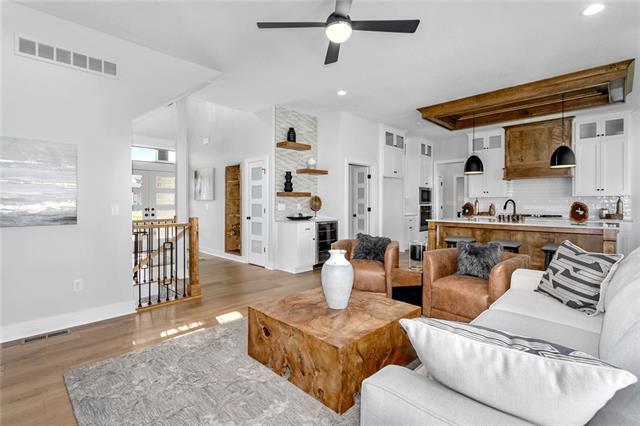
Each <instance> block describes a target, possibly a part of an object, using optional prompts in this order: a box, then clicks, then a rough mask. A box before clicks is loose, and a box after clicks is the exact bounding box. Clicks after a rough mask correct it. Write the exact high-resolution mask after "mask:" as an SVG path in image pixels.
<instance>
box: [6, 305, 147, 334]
mask: <svg viewBox="0 0 640 426" xmlns="http://www.w3.org/2000/svg"><path fill="white" fill-rule="evenodd" d="M135 311H136V309H135V306H134V302H133V300H127V301H125V302H119V303H113V304H111V305H105V306H98V307H96V308H91V309H85V310H83V311H76V312H71V313H67V314H62V315H54V316H50V317H45V318H39V319H35V320H32V321H25V322H19V323H17V324H9V325H4V326H2V327H1V328H0V342H2V343H4V342H10V341H12V340H18V339H23V338H25V337H29V336H35V335H38V334H44V333H50V332H52V331H57V330H64V329H67V328H71V327H77V326H79V325H84V324H89V323H92V322H96V321H102V320H106V319H110V318H115V317H119V316H122V315H127V314H132V313H134V312H135Z"/></svg>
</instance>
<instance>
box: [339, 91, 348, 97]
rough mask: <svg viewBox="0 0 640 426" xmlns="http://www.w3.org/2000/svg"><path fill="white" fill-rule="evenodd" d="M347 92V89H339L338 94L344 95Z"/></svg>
mask: <svg viewBox="0 0 640 426" xmlns="http://www.w3.org/2000/svg"><path fill="white" fill-rule="evenodd" d="M346 94H347V91H346V90H338V96H344V95H346Z"/></svg>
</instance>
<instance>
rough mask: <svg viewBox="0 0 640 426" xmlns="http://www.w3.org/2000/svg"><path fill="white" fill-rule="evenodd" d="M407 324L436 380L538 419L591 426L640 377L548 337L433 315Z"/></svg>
mask: <svg viewBox="0 0 640 426" xmlns="http://www.w3.org/2000/svg"><path fill="white" fill-rule="evenodd" d="M400 324H401V325H402V327H403V328H404V329H405V330H406V331H407V335H408V336H409V339H410V340H411V343H412V344H413V347H414V348H415V349H416V352H417V353H418V357H419V358H420V360H421V361H422V362H423V363H424V364H425V366H426V368H427V370H428V371H429V374H430V375H431V376H432V377H433V378H434V379H435V380H437V381H438V382H440V383H442V384H444V385H445V386H447V387H450V388H451V389H453V390H455V391H457V392H460V393H462V394H464V395H467V396H468V397H470V398H472V399H475V400H476V401H480V402H482V403H484V404H487V405H489V406H491V407H494V408H496V409H498V410H502V411H505V412H507V413H510V414H512V415H515V416H518V417H521V418H523V419H525V420H528V421H531V422H534V423H538V424H585V423H586V422H587V421H589V419H591V417H593V415H594V414H595V413H596V412H597V411H598V410H599V409H600V408H601V407H602V406H603V405H604V404H606V402H607V401H608V400H609V399H611V397H613V395H614V394H615V393H616V392H617V391H618V390H620V389H623V388H625V387H627V386H629V385H630V384H632V383H634V382H636V380H637V379H636V377H635V376H634V375H633V374H631V373H629V372H628V371H625V370H622V369H619V368H616V367H614V366H612V365H610V364H608V363H606V362H604V361H601V360H599V359H597V358H595V357H593V356H590V355H588V354H585V353H583V352H580V351H576V350H574V349H570V348H567V347H564V346H562V345H559V344H555V343H551V342H546V341H544V340H542V339H537V338H529V337H524V336H517V335H510V334H508V333H505V332H503V331H499V330H493V329H489V328H485V327H480V326H476V325H470V324H462V323H456V322H451V321H442V320H435V319H431V318H416V319H401V320H400ZM560 378H561V379H560Z"/></svg>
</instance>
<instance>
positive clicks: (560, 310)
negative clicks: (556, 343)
mask: <svg viewBox="0 0 640 426" xmlns="http://www.w3.org/2000/svg"><path fill="white" fill-rule="evenodd" d="M490 309H500V310H503V311H509V312H515V313H516V314H521V315H526V316H528V317H534V318H540V319H543V320H545V321H549V322H555V323H558V324H564V325H568V326H570V327H574V328H579V329H581V330H587V331H590V332H592V333H598V334H600V330H601V329H602V319H603V317H604V315H602V314H600V315H587V314H586V313H584V312H581V311H576V310H575V309H571V308H569V307H568V306H566V305H563V304H562V303H558V301H557V300H554V299H552V298H550V297H547V296H545V295H543V294H540V293H536V292H534V291H529V290H518V289H513V288H512V289H509V290H508V291H507V292H506V293H505V294H503V295H502V297H500V298H499V299H498V300H496V301H495V302H494V303H493V304H492V305H491V307H490Z"/></svg>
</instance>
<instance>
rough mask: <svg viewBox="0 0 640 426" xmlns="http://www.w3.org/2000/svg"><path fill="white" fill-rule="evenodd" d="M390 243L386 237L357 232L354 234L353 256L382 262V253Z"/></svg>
mask: <svg viewBox="0 0 640 426" xmlns="http://www.w3.org/2000/svg"><path fill="white" fill-rule="evenodd" d="M390 243H391V240H390V239H389V238H386V237H372V236H371V235H367V234H360V233H359V234H358V235H356V245H355V247H354V249H353V258H354V259H366V260H377V261H380V262H384V254H385V252H386V250H387V246H388V245H389V244H390Z"/></svg>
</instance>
